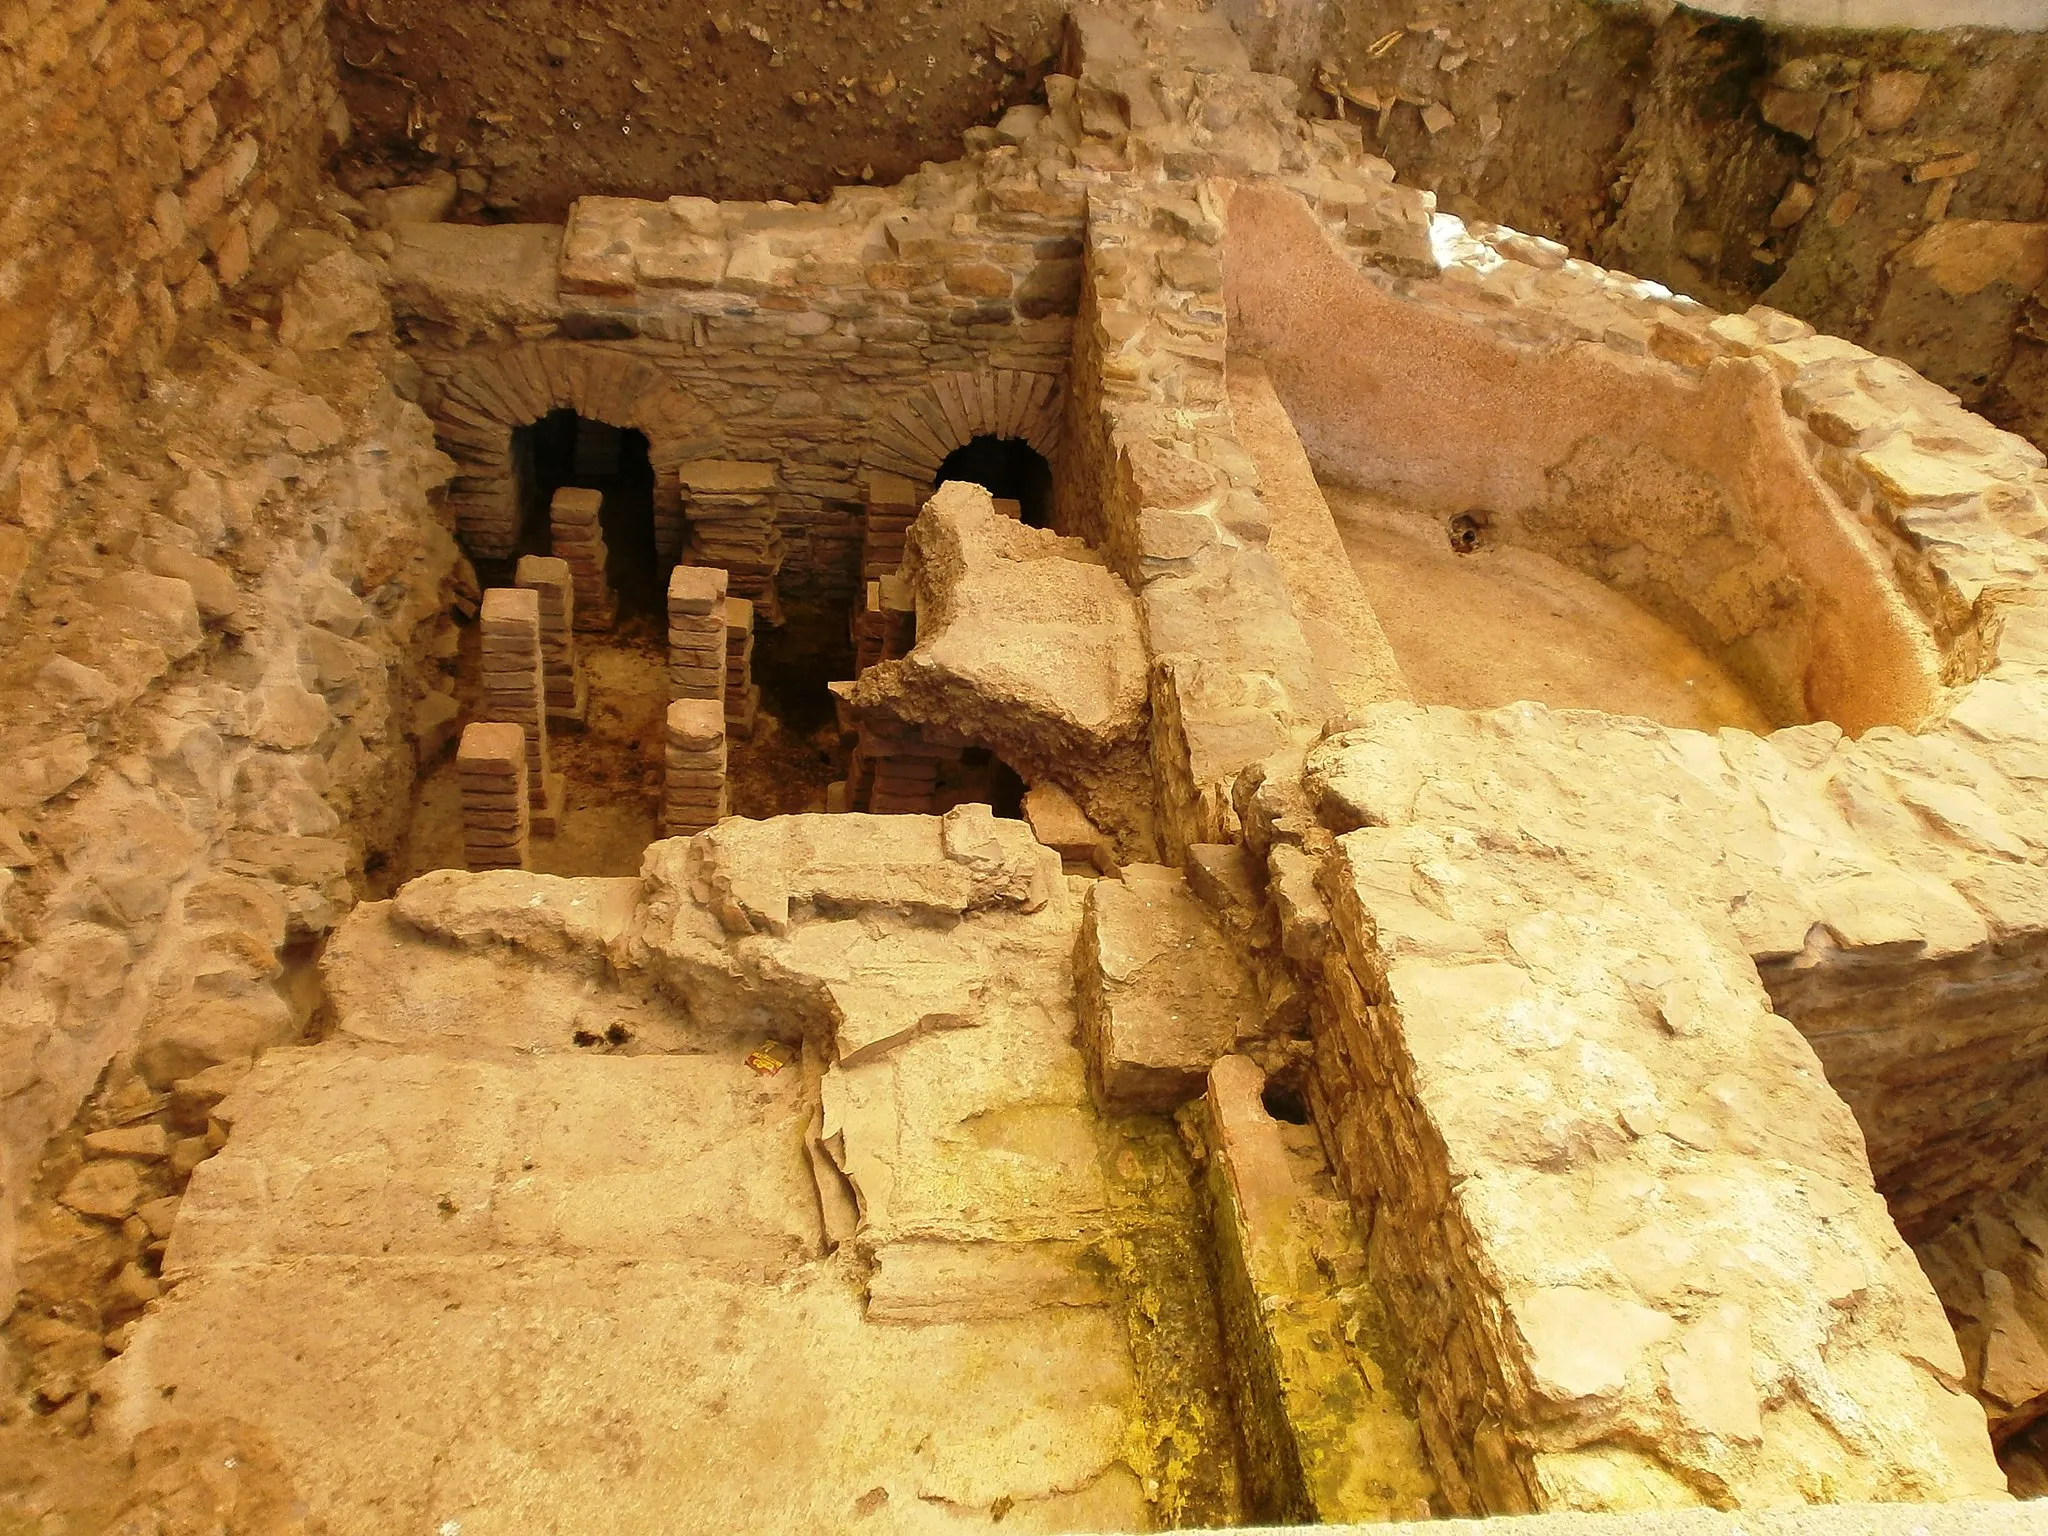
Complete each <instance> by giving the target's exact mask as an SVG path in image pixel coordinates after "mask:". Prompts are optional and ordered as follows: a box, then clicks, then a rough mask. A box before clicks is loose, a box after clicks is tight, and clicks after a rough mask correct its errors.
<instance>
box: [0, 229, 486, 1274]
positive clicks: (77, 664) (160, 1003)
mask: <svg viewBox="0 0 2048 1536" xmlns="http://www.w3.org/2000/svg"><path fill="white" fill-rule="evenodd" d="M340 228H341V229H342V230H352V226H350V225H349V224H348V223H347V222H346V221H345V220H344V221H342V222H341V225H340ZM354 233H356V234H357V235H358V236H363V232H360V231H355V232H354ZM275 247H276V252H284V253H286V254H288V255H289V256H290V257H291V258H292V259H291V260H290V261H289V262H283V263H270V264H269V265H268V266H267V267H266V268H260V269H259V270H258V271H257V273H256V274H255V276H253V277H252V278H251V280H250V284H249V291H252V292H259V293H260V294H261V295H262V300H261V304H262V307H263V308H264V309H265V310H267V311H269V312H273V313H275V312H279V310H280V308H281V312H282V315H283V317H284V318H283V322H282V329H283V331H284V333H285V334H286V335H287V336H288V337H290V338H291V339H292V340H293V341H294V342H295V343H296V345H295V346H291V347H287V346H280V345H279V344H278V341H277V338H276V336H275V335H274V334H273V333H272V330H271V327H270V326H269V325H267V324H262V323H259V324H258V325H256V326H255V327H253V328H252V327H250V326H248V325H247V324H246V322H245V323H244V324H242V325H238V326H236V327H234V328H232V329H230V328H227V327H225V326H222V325H220V324H219V323H218V321H217V320H216V319H214V318H207V317H203V318H200V319H197V320H196V321H195V322H194V325H193V327H192V331H193V334H192V335H191V336H190V337H188V338H187V340H186V341H185V342H184V343H182V344H181V345H180V347H179V348H178V349H177V350H176V351H174V352H173V353H172V354H171V355H170V356H169V357H167V358H165V359H163V360H162V361H160V362H159V363H158V364H157V365H156V367H155V368H154V370H153V372H152V376H151V383H150V391H149V394H148V396H147V397H146V398H145V399H142V400H140V401H138V402H136V403H134V404H133V405H124V404H121V403H119V402H118V401H115V402H107V403H105V404H104V405H103V407H102V408H100V409H98V410H96V412H95V414H94V416H93V418H92V419H93V421H94V423H95V427H96V429H97V431H98V433H99V434H100V435H99V438H98V442H99V448H98V452H99V455H100V457H99V459H98V461H97V463H96V466H95V469H94V473H93V475H92V477H91V480H90V482H89V484H88V485H86V486H85V487H84V488H83V489H82V491H81V493H80V494H79V495H78V496H77V497H76V499H75V501H74V502H73V503H72V504H71V505H70V506H68V507H67V509H66V513H65V515H64V516H63V517H62V518H61V519H59V520H58V521H57V522H56V524H55V525H54V527H53V528H52V529H51V530H50V531H49V534H48V536H47V537H46V539H45V540H44V542H43V545H42V548H41V551H40V554H39V556H38V558H37V560H36V561H35V563H34V564H33V565H32V566H31V567H30V568H29V570H28V571H27V573H26V575H25V576H24V577H23V579H22V580H21V582H20V583H19V590H18V591H17V593H16V595H15V601H14V604H13V606H12V608H11V610H10V611H9V612H8V613H7V615H6V617H5V619H4V622H0V653H4V655H5V657H6V661H5V664H4V667H0V689H4V691H5V693H6V696H7V698H8V699H9V700H10V707H9V711H8V717H7V720H6V722H5V724H4V727H0V958H4V970H0V1126H4V1127H5V1131H4V1136H0V1201H4V1203H0V1298H4V1303H0V1304H7V1303H11V1301H12V1299H13V1297H14V1296H15V1294H16V1290H17V1286H19V1288H20V1289H21V1291H22V1292H23V1293H25V1294H26V1295H27V1296H28V1297H29V1298H30V1300H31V1303H32V1304H43V1303H47V1304H49V1305H53V1306H54V1305H57V1304H60V1303H63V1302H65V1301H66V1300H67V1299H70V1298H72V1297H73V1296H74V1294H75V1282H74V1281H71V1280H67V1278H66V1277H67V1276H71V1275H74V1274H75V1272H76V1269H77V1266H78V1265H79V1264H81V1263H85V1262H88V1261H89V1260H90V1257H91V1255H92V1254H93V1253H95V1252H96V1251H97V1249H96V1248H95V1246H94V1245H95V1243H96V1242H97V1238H96V1237H95V1235H94V1231H93V1229H92V1227H91V1225H90V1224H89V1223H85V1222H83V1221H82V1220H81V1219H80V1218H78V1217H75V1216H73V1215H72V1214H71V1213H70V1212H68V1211H65V1210H61V1209H59V1208H56V1207H54V1206H49V1205H41V1204H36V1203H35V1202H34V1201H33V1200H32V1196H33V1194H34V1192H35V1181H36V1177H37V1165H38V1161H39V1159H40V1158H41V1156H42V1154H43V1150H44V1145H45V1142H46V1140H47V1139H48V1138H49V1136H50V1135H51V1134H52V1133H53V1132H54V1131H56V1130H57V1129H59V1128H61V1127H63V1126H65V1125H67V1124H68V1123H69V1122H70V1121H71V1120H72V1118H73V1116H74V1114H75V1113H76V1111H77V1108H78V1106H79V1104H80V1102H81V1101H82V1100H83V1098H84V1097H85V1095H86V1094H87V1093H88V1092H89V1091H91V1089H92V1088H93V1085H94V1083H95V1081H96V1080H97V1079H98V1078H99V1076H100V1074H101V1073H102V1071H103V1070H104V1069H106V1068H107V1067H108V1065H109V1063H110V1062H120V1063H124V1064H125V1065H123V1066H122V1067H121V1068H120V1070H121V1071H123V1072H126V1071H128V1070H130V1068H131V1067H132V1069H133V1070H134V1071H135V1072H136V1073H138V1074H139V1075H140V1077H141V1079H142V1080H143V1085H144V1091H145V1093H146V1092H148V1091H159V1092H160V1091H162V1090H164V1089H167V1088H168V1087H169V1086H170V1085H171V1084H172V1083H173V1082H176V1081H179V1080H182V1079H184V1078H186V1077H189V1076H191V1075H192V1074H194V1073H197V1072H199V1071H202V1070H204V1069H206V1068H208V1067H211V1066H213V1065H215V1064H217V1063H225V1062H229V1061H236V1060H242V1059H246V1058H247V1057H248V1056H249V1055H250V1054H251V1053H253V1052H255V1051H256V1050H259V1049H261V1048H263V1047H265V1046H267V1045H271V1044H275V1043H278V1042H279V1041H282V1040H287V1039H290V1038H293V1037H294V1036H295V1035H296V1034H297V1033H298V1032H299V1031H300V1030H301V1029H302V1028H303V1027H304V1025H305V1024H306V1022H307V1020H306V1018H305V1016H304V1009H305V1006H306V1004H305V1002H304V999H303V990H302V989H301V990H300V991H299V992H298V993H296V994H295V993H294V990H293V977H292V967H293V966H294V965H295V964H296V963H297V960H298V959H300V958H303V957H304V956H305V955H306V954H307V953H308V952H309V951H310V949H311V948H312V946H313V945H314V944H315V943H316V942H317V940H318V939H319V938H320V936H321V935H323V934H325V933H326V932H327V931H328V930H329V929H330V928H331V927H332V926H333V924H334V923H335V922H336V921H338V920H339V918H340V917H341V916H342V915H343V914H344V913H345V912H346V911H347V910H348V909H349V907H350V906H351V904H352V903H353V902H354V900H355V894H356V889H357V882H358V881H360V880H362V879H364V878H365V876H366V874H367V875H371V876H372V877H373V876H374V871H375V868H376V866H377V865H378V864H379V863H380V862H382V861H383V860H386V859H388V858H390V857H391V856H392V855H394V854H395V853H396V851H397V848H398V844H399V843H400V841H401V840H402V838H403V836H404V834H405V830H406V826H407V822H408V818H409V814H410V806H411V786H412V782H413V777H414V772H415V764H416V761H417V758H418V757H419V755H421V754H426V755H431V754H433V753H436V752H438V751H440V750H442V749H443V748H444V747H445V746H446V745H447V743H448V740H449V734H450V731H451V728H452V726H453V723H454V719H455V713H456V704H455V699H454V696H453V685H452V680H451V678H450V677H449V676H448V675H446V674H444V672H443V664H444V663H445V664H446V666H447V667H448V668H449V669H450V671H452V667H453V662H454V656H455V637H454V634H453V630H452V621H451V618H450V614H449V608H450V603H451V598H452V596H453V595H454V593H455V591H456V590H457V589H458V587H459V580H458V575H459V570H458V555H457V551H456V548H455V545H454V541H453V539H452V538H451V537H450V535H449V533H448V531H447V530H446V528H445V526H444V524H443V521H442V515H441V514H440V512H439V511H438V510H437V509H436V508H435V507H434V506H433V505H432V503H431V500H430V497H431V496H432V495H433V494H434V493H435V492H436V491H438V489H439V487H440V486H441V485H443V484H444V483H445V481H446V479H447V476H448V471H449V468H450V465H449V462H448V460H447V459H446V458H445V457H444V456H443V455H442V454H440V453H439V452H438V451H437V450H436V449H435V447H434V445H433V436H432V432H431V429H430V426H429V424H428V422H427V420H426V418H425V417H424V416H423V415H421V413H420V412H419V411H418V409H417V408H416V407H414V406H412V405H410V404H408V403H407V402H405V401H404V400H402V399H400V398H399V397H398V396H397V395H396V394H395V393H394V392H393V390H392V388H391V386H390V383H389V373H390V371H391V370H392V369H393V367H394V365H395V362H396V357H395V354H394V353H393V352H392V350H391V348H390V342H389V317H388V312H387V311H386V310H385V309H384V308H383V302H382V299H381V296H380V294H379V290H378V285H377V282H376V279H375V275H374V272H373V270H372V267H371V265H370V262H369V261H368V260H367V259H365V256H364V255H362V254H358V253H357V251H356V250H352V249H350V248H349V246H348V245H346V244H345V243H344V241H343V239H342V238H340V237H339V235H338V234H337V233H335V232H332V231H330V230H328V229H323V228H318V227H313V226H296V227H291V228H288V229H287V230H286V231H285V232H283V233H281V234H280V235H279V237H278V240H277V241H276V242H275ZM361 250H362V251H364V252H369V251H370V250H371V247H370V246H369V245H368V243H367V238H366V236H365V237H363V243H362V245H361ZM273 254H275V252H274V253H273ZM280 296H281V297H280ZM344 344H345V345H344ZM471 597H472V598H473V597H474V593H473V592H472V593H471ZM295 998H296V999H297V1000H295ZM24 1211H27V1212H29V1213H30V1214H29V1224H28V1225H27V1226H26V1227H23V1228H21V1229H19V1230H17V1217H18V1216H20V1215H21V1213H23V1212H24ZM67 1287H68V1288H67Z"/></svg>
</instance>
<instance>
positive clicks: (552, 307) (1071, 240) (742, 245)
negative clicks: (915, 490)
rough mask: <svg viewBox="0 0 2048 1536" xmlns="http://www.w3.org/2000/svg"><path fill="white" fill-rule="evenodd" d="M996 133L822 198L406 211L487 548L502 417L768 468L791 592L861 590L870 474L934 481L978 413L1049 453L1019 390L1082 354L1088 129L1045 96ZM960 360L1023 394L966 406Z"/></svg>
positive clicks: (412, 257) (453, 434)
mask: <svg viewBox="0 0 2048 1536" xmlns="http://www.w3.org/2000/svg"><path fill="white" fill-rule="evenodd" d="M999 133H1000V136H1001V138H1002V140H1003V142H1000V143H998V144H996V145H995V146H994V147H992V148H989V149H987V150H985V151H982V152H978V153H977V154H975V155H973V156H971V157H970V158H969V159H967V160H965V161H962V162H959V163H956V164H953V165H947V166H936V165H935V166H928V167H926V168H925V169H924V170H923V171H921V172H920V173H919V174H918V175H917V176H915V177H913V178H911V179H910V180H909V181H907V182H905V183H904V184H903V185H902V186H900V187H895V188H889V189H881V188H846V189H842V190H841V191H839V192H836V193H835V194H833V196H832V198H831V199H830V200H829V201H828V202H826V203H823V204H804V205H795V204H785V203H730V204H717V203H712V202H710V201H708V200H705V199H700V198H674V199H670V200H669V201H668V202H666V203H653V202H635V201H631V200H627V199H619V198H586V199H583V200H582V201H581V202H579V203H578V204H577V205H576V208H575V210H574V212H573V214H572V218H571V220H570V223H569V225H568V226H567V228H566V230H565V231H560V232H557V231H554V230H551V229H548V228H545V227H541V226H507V227H503V228H497V229H484V228H470V227H463V226H452V225H428V226H410V227H406V228H402V229H401V230H400V231H399V232H398V242H399V243H398V249H397V253H396V255H395V257H394V261H393V288H394V297H395V301H396V304H397V307H398V311H399V314H400V318H401V323H402V325H403V326H404V328H405V333H406V336H407V339H408V341H409V342H410V343H411V346H412V350H413V355H414V356H415V357H416V358H418V359H419V361H420V363H421V366H422V368H423V369H424V372H425V376H426V382H425V388H424V392H423V394H422V396H421V399H422V403H423V404H424V405H425V406H426V407H427V409H428V411H429V412H430V414H432V415H433V416H434V417H435V419H436V421H437V423H438V424H439V425H440V427H441V430H442V438H443V442H444V444H445V445H446V446H447V447H448V448H449V450H450V451H451V452H452V453H454V454H455V455H456V456H457V458H458V461H459V467H460V477H459V478H458V480H457V482H456V486H455V492H454V497H453V500H454V505H455V508H456V512H457V516H458V520H459V524H460V526H461V527H462V528H463V529H464V530H465V534H464V536H465V538H466V539H468V540H469V542H470V546H471V547H472V548H473V549H475V550H476V552H478V553H479V554H497V553H503V552H505V551H504V550H502V549H500V548H498V547H496V546H497V545H499V544H503V543H505V542H506V539H507V538H508V537H509V536H510V534H511V532H512V530H510V529H509V528H507V525H506V523H505V519H506V518H507V516H508V515H509V509H510V507H511V505H512V502H513V498H512V497H511V496H510V495H509V494H508V486H509V474H510V470H509V444H508V442H507V436H508V433H509V429H510V427H511V426H513V425H518V424H521V423H523V422H524V421H527V420H531V419H532V418H533V415H534V414H535V413H536V412H537V410H539V409H544V408H546V407H547V406H548V405H549V404H558V405H575V406H576V408H578V409H580V410H582V411H583V412H584V413H585V414H591V415H596V416H598V417H599V418H600V419H603V420H608V421H611V422H612V423H613V424H614V425H618V426H627V427H638V428H640V429H641V430H643V431H645V432H646V433H647V435H648V438H649V443H650V451H651V457H652V458H653V461H654V467H655V471H656V475H657V479H658V484H657V495H658V496H668V495H671V494H673V493H674V480H675V474H674V471H675V470H676V468H677V467H678V466H679V465H680V464H681V463H682V462H684V461H686V460H687V459H690V458H719V459H725V460H736V461H765V462H771V463H774V464H776V465H777V466H778V467H779V469H780V514H779V516H780V523H781V528H782V533H783V541H784V544H785V546H786V550H787V554H786V563H785V566H784V573H783V575H782V577H781V579H780V581H779V583H778V585H779V587H780V589H781V590H782V592H783V593H784V594H785V595H788V596H797V597H801V596H805V595H818V594H828V593H829V594H836V595H841V596H843V595H846V594H849V593H850V592H851V591H852V590H853V587H854V584H855V582H856V580H857V576H858V560H859V543H860V535H861V524H860V520H859V513H860V508H861V505H862V498H863V493H864V477H865V473H866V472H867V471H868V470H869V469H874V468H880V469H884V470H887V471H889V472H892V473H903V474H911V475H915V476H917V477H918V478H920V479H922V480H923V481H924V482H925V483H927V484H928V483H929V482H930V479H931V472H932V471H933V470H934V469H936V467H937V462H938V459H937V456H936V455H935V454H934V453H933V452H932V451H931V450H932V449H945V448H949V447H951V446H956V445H958V444H960V443H964V442H966V441H967V440H969V438H970V437H972V436H974V435H976V434H977V433H979V432H981V431H984V430H986V431H991V432H1000V433H1001V434H1002V435H1009V436H1018V437H1024V438H1026V439H1027V440H1029V441H1032V442H1033V443H1034V445H1035V446H1037V447H1039V448H1040V449H1041V451H1044V452H1048V453H1049V454H1052V455H1055V456H1056V455H1057V453H1058V444H1057V433H1056V429H1054V430H1050V431H1047V430H1040V428H1038V427H1036V426H1033V425H1031V424H1030V422H1031V420H1032V419H1033V418H1034V415H1035V410H1036V407H1035V406H1034V412H1031V413H1027V412H1025V411H1023V410H1022V409H1021V404H1022V402H1023V401H1024V399H1025V397H1026V393H1027V391H1028V390H1030V389H1031V388H1032V386H1031V385H1030V382H1029V381H1030V380H1040V381H1043V382H1041V383H1039V384H1038V385H1037V386H1036V393H1035V394H1033V395H1032V396H1031V398H1032V399H1033V401H1040V400H1043V401H1048V402H1049V401H1050V400H1051V396H1052V391H1053V385H1054V383H1055V382H1056V379H1057V376H1058V375H1059V374H1060V373H1061V372H1062V371H1063V370H1064V369H1065V366H1066V360H1067V347H1068V338H1069V333H1070V330H1071V327H1072V320H1071V315H1072V312H1073V307H1074V302H1075V295H1076V292H1077V288H1078V281H1079V269H1080V261H1079V253H1080V242H1079V230H1080V220H1081V214H1082V210H1083V201H1082V197H1081V194H1080V192H1079V191H1078V189H1077V188H1074V187H1071V186H1069V185H1067V182H1068V179H1069V178H1070V177H1071V176H1072V175H1073V171H1072V163H1073V159H1074V152H1073V149H1072V147H1071V145H1070V143H1069V142H1068V140H1069V139H1071V138H1074V137H1077V135H1075V134H1073V133H1072V132H1071V131H1067V132H1064V133H1063V131H1062V128H1061V125H1060V123H1059V122H1058V121H1054V120H1048V119H1047V117H1046V115H1045V114H1044V113H1043V112H1040V111H1038V110H1037V109H1019V112H1018V113H1016V114H1013V115H1012V116H1011V117H1010V118H1006V119H1005V124H1004V126H1003V128H1002V129H1001V130H999ZM529 359H533V360H532V361H529ZM949 376H954V377H970V378H981V379H984V380H996V381H1001V382H1002V383H1003V390H1002V392H1001V393H1002V395H1003V398H1004V400H1005V401H1006V402H1007V400H1008V397H1009V395H1010V394H1011V393H1013V391H1012V390H1011V389H1010V388H1009V384H1008V380H1009V379H1011V378H1013V377H1014V378H1017V379H1019V380H1020V382H1019V384H1018V385H1017V388H1016V390H1015V391H1014V393H1015V394H1016V397H1017V401H1018V402H1019V405H1020V409H1018V410H1017V411H1014V412H1008V411H1004V410H998V409H995V408H994V407H995V406H996V403H997V401H996V392H995V391H994V390H993V389H991V390H990V391H989V392H988V393H987V399H988V401H989V405H990V408H989V409H986V410H979V411H977V410H976V409H975V408H974V406H973V405H972V403H971V402H967V403H965V404H964V411H965V413H964V414H963V402H962V400H961V398H960V397H959V396H958V395H957V394H954V395H950V396H949V394H948V393H947V388H946V384H945V381H946V379H947V378H948V377H949ZM1056 419H1057V416H1056V413H1051V411H1050V407H1048V421H1056ZM927 445H929V446H927Z"/></svg>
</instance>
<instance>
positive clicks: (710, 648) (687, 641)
mask: <svg viewBox="0 0 2048 1536" xmlns="http://www.w3.org/2000/svg"><path fill="white" fill-rule="evenodd" d="M726 579H727V578H726V574H725V572H724V571H719V570H710V569H707V568H705V567H703V566H696V565H679V566H677V567H676V568H675V569H674V570H673V571H671V572H669V577H668V696H669V697H670V698H672V699H716V700H718V701H719V707H720V709H721V710H723V708H724V701H725V678H726V671H727V668H728V666H729V661H728V658H727V655H726V649H727V640H726V621H725V590H726Z"/></svg>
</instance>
